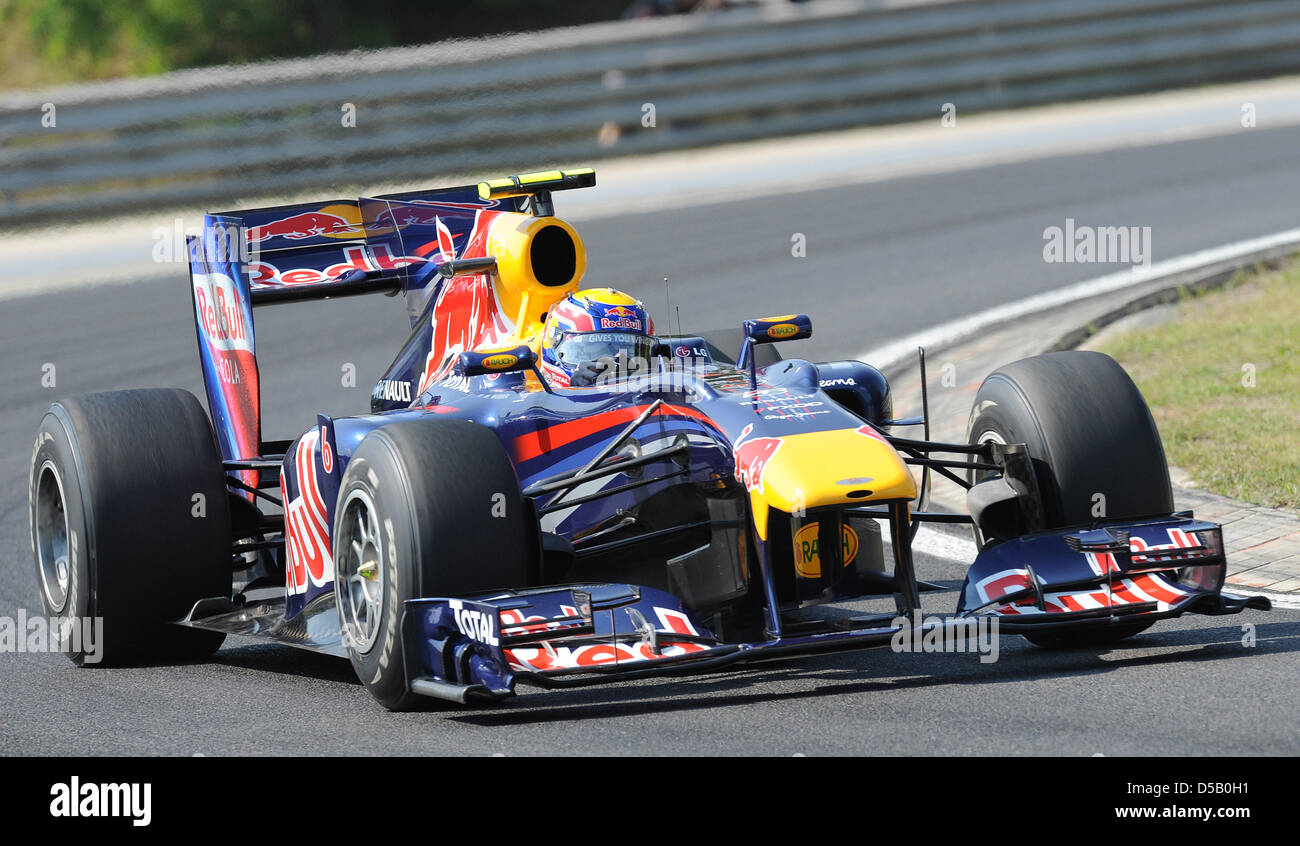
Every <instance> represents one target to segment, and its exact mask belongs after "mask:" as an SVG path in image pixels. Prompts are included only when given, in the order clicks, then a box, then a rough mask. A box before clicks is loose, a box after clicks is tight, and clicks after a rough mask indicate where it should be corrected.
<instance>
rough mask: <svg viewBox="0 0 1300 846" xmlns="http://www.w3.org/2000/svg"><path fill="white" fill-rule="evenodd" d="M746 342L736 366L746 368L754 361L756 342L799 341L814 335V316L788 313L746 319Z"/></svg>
mask: <svg viewBox="0 0 1300 846" xmlns="http://www.w3.org/2000/svg"><path fill="white" fill-rule="evenodd" d="M742 328H743V331H744V333H745V343H744V345H743V346H742V347H741V348H740V357H739V358H738V359H736V367H737V368H739V369H741V370H744V369H745V368H746V367H749V366H750V365H751V364H752V363H753V358H754V344H774V343H777V342H778V341H798V340H801V339H803V338H811V337H812V318H810V317H809V316H808V315H806V314H786V315H782V316H781V317H760V318H757V319H755V320H746V321H745V323H744V325H743V327H742Z"/></svg>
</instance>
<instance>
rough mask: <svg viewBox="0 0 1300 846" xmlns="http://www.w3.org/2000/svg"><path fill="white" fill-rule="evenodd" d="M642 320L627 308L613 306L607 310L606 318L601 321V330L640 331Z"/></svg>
mask: <svg viewBox="0 0 1300 846" xmlns="http://www.w3.org/2000/svg"><path fill="white" fill-rule="evenodd" d="M642 325H643V324H642V323H641V318H640V317H639V316H638V315H637V313H636V312H635V311H634V310H632V309H630V308H628V307H627V306H611V307H610V308H607V309H605V316H604V317H602V318H601V319H600V328H601V329H635V330H637V331H640V329H641V327H642Z"/></svg>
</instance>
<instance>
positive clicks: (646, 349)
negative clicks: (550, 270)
mask: <svg viewBox="0 0 1300 846" xmlns="http://www.w3.org/2000/svg"><path fill="white" fill-rule="evenodd" d="M653 334H654V321H653V320H651V319H650V314H649V312H647V311H646V307H645V306H644V305H642V303H641V302H640V301H639V300H637V299H635V298H633V297H630V296H628V295H627V294H624V293H623V292H621V291H616V290H614V289H613V288H590V289H587V290H585V291H576V292H574V293H572V294H569V296H567V297H565V298H564V299H563V300H561V301H560V302H558V303H556V304H555V307H554V308H552V309H551V311H550V313H549V314H547V315H546V328H545V329H544V330H543V332H542V356H541V359H542V360H541V363H540V367H541V370H542V373H544V374H545V375H546V377H547V378H548V379H549V380H550V381H551V384H552V385H556V386H559V387H568V386H569V385H570V384H571V382H572V380H573V374H574V371H576V370H577V369H578V366H579V365H580V364H582V363H583V362H591V361H597V360H600V359H603V358H608V359H612V360H614V361H618V360H619V359H620V356H621V357H622V360H624V361H627V362H649V360H650V352H651V349H652V347H653V345H654V340H653V337H652V336H653Z"/></svg>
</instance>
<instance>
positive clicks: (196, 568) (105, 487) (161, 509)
mask: <svg viewBox="0 0 1300 846" xmlns="http://www.w3.org/2000/svg"><path fill="white" fill-rule="evenodd" d="M29 492H30V503H31V512H30V517H31V536H32V550H33V553H34V556H35V559H36V579H37V585H38V587H39V589H40V593H41V602H42V605H43V607H44V609H45V614H46V615H47V617H48V618H49V619H50V621H51V625H60V626H68V627H72V626H73V624H74V621H76V626H79V627H80V628H81V634H82V636H81V637H80V638H73V642H72V643H71V644H69V645H68V647H67V648H66V650H65V651H66V652H67V654H68V655H69V657H71V658H72V660H73V661H74V662H75V663H77V664H85V665H99V666H111V665H123V664H138V663H149V662H157V661H164V660H170V659H188V658H197V657H202V656H205V655H209V654H211V653H212V652H214V651H216V649H217V648H218V647H219V646H221V643H222V641H223V640H224V639H225V635H224V634H221V633H220V632H209V631H202V630H199V629H191V628H185V627H181V626H171V625H167V624H168V623H169V622H170V621H174V620H178V619H181V618H183V617H184V616H185V615H186V614H188V613H189V611H190V609H191V608H192V607H193V606H194V603H195V602H197V601H198V600H200V599H204V598H208V597H224V598H227V599H228V598H229V597H230V590H231V555H230V543H231V539H230V506H229V502H228V500H227V496H228V494H227V492H226V477H225V474H224V472H223V471H222V468H221V458H220V456H219V455H218V453H217V446H216V441H215V440H214V438H213V435H212V427H211V426H210V425H209V423H208V418H207V415H206V414H205V413H204V411H203V407H202V406H201V405H199V402H198V400H196V399H195V398H194V396H193V395H192V394H189V393H187V392H185V391H179V390H171V389H159V390H133V391H112V392H108V393H99V394H87V395H85V396H79V397H74V398H72V399H66V400H61V401H59V402H56V403H54V404H53V405H51V406H50V408H49V411H47V412H46V414H45V417H44V418H43V419H42V420H41V424H40V428H39V429H38V430H37V434H36V445H35V448H34V450H33V453H32V466H31V474H30V485H29ZM96 618H99V619H101V620H102V629H100V630H99V632H98V638H97V640H98V643H91V642H89V641H87V639H86V638H85V637H84V634H85V630H86V628H87V627H88V626H89V627H90V628H91V632H92V634H93V633H94V625H93V623H92V622H91V621H94V620H95V619H96ZM65 631H66V632H68V633H69V634H73V635H75V634H77V630H76V628H75V627H73V628H70V629H65ZM78 640H80V643H78V642H77V641H78Z"/></svg>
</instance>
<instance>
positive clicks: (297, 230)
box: [248, 211, 363, 244]
mask: <svg viewBox="0 0 1300 846" xmlns="http://www.w3.org/2000/svg"><path fill="white" fill-rule="evenodd" d="M362 231H363V230H362V228H361V226H360V224H356V223H353V222H351V221H349V220H348V219H347V218H344V217H340V216H339V215H337V214H330V213H329V212H326V211H310V212H303V213H302V214H295V215H291V216H289V217H286V218H283V219H281V220H274V221H271V222H270V223H266V224H263V225H262V226H254V227H253V228H251V229H249V230H248V242H249V243H250V244H258V243H261V242H262V241H265V240H267V239H268V238H288V239H289V240H291V241H302V240H305V239H307V238H315V237H319V236H324V237H328V238H340V237H342V238H353V237H356V236H358V235H360V234H362Z"/></svg>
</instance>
